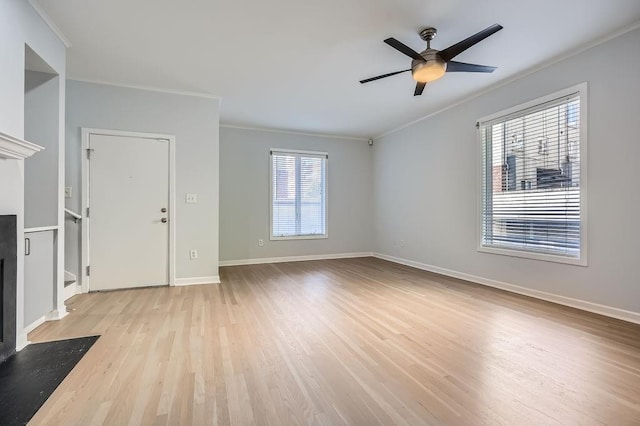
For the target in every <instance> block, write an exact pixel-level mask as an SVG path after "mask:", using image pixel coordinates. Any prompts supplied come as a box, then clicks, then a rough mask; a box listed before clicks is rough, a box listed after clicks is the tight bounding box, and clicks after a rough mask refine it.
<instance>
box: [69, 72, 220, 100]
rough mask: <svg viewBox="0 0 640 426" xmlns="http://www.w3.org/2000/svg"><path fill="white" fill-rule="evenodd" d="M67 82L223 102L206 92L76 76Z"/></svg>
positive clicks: (70, 77)
mask: <svg viewBox="0 0 640 426" xmlns="http://www.w3.org/2000/svg"><path fill="white" fill-rule="evenodd" d="M67 80H71V81H78V82H81V83H91V84H100V85H102V86H114V87H124V88H125V89H137V90H146V91H148V92H158V93H168V94H171V95H182V96H193V97H195V98H205V99H214V100H216V101H218V103H220V102H222V98H221V97H220V96H217V95H212V94H210V93H204V92H189V91H186V90H172V89H162V88H159V87H153V86H143V85H138V84H126V83H114V82H112V81H105V80H97V79H90V78H82V77H74V76H67Z"/></svg>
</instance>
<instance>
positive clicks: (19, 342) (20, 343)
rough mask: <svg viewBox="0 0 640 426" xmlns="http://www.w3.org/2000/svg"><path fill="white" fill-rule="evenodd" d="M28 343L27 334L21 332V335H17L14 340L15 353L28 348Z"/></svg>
mask: <svg viewBox="0 0 640 426" xmlns="http://www.w3.org/2000/svg"><path fill="white" fill-rule="evenodd" d="M29 343H31V342H30V341H29V340H28V339H27V333H24V332H23V333H21V334H18V336H17V339H16V352H20V351H21V350H23V349H24V348H26V347H27V346H29Z"/></svg>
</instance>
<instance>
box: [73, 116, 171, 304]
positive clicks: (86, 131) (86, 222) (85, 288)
mask: <svg viewBox="0 0 640 426" xmlns="http://www.w3.org/2000/svg"><path fill="white" fill-rule="evenodd" d="M81 130H82V149H81V152H80V156H81V158H82V160H81V163H82V171H81V173H82V174H81V179H82V197H81V199H82V209H81V210H80V215H81V216H82V231H81V262H80V274H79V275H80V283H81V287H82V293H88V292H89V291H90V275H87V266H89V264H90V262H89V260H90V253H89V238H90V237H89V229H90V222H91V215H89V216H88V217H87V208H89V204H90V203H89V157H88V155H87V153H88V151H87V150H88V149H89V138H90V136H91V135H101V136H116V137H118V136H120V137H134V138H142V139H162V140H166V141H168V142H169V262H168V263H169V271H168V276H169V286H171V287H173V286H175V281H176V268H175V264H176V252H175V241H176V197H175V194H176V191H175V188H176V155H175V154H176V137H175V135H166V134H160V133H142V132H130V131H123V130H106V129H95V128H88V127H82V128H81Z"/></svg>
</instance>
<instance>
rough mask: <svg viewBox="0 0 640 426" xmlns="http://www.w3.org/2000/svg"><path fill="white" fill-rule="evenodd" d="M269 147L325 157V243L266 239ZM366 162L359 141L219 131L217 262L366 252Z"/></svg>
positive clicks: (369, 190) (365, 147)
mask: <svg viewBox="0 0 640 426" xmlns="http://www.w3.org/2000/svg"><path fill="white" fill-rule="evenodd" d="M269 148H283V149H300V150H307V151H322V152H328V153H329V162H328V182H327V184H328V186H327V193H328V197H329V200H328V222H327V224H328V231H329V238H327V239H318V240H287V241H270V240H269ZM371 160H372V149H371V147H369V145H368V144H367V142H366V141H364V140H345V139H335V138H327V137H321V136H306V135H299V134H289V133H280V132H270V131H259V130H245V129H236V128H227V127H223V128H221V129H220V260H222V261H230V260H245V259H258V258H270V257H284V256H303V255H320V254H322V255H325V254H341V253H354V252H365V251H371V247H372V244H373V238H372V230H373V228H372V215H371V208H372V190H373V187H372V184H371V183H372V169H371V164H372V163H371ZM258 239H263V240H264V246H263V247H259V246H258Z"/></svg>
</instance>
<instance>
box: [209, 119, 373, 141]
mask: <svg viewBox="0 0 640 426" xmlns="http://www.w3.org/2000/svg"><path fill="white" fill-rule="evenodd" d="M220 127H221V128H227V129H238V130H251V131H254V132H268V133H281V134H285V135H298V136H311V137H316V138H327V139H342V140H350V141H358V142H363V141H368V140H369V138H361V137H356V136H345V135H334V134H330V133H313V132H301V131H296V130H285V129H275V128H270V127H251V126H241V125H235V124H224V123H220Z"/></svg>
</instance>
